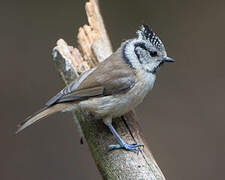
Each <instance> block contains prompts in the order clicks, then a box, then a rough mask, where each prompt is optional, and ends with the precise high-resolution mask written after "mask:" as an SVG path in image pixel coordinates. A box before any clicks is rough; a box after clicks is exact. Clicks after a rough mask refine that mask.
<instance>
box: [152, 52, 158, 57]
mask: <svg viewBox="0 0 225 180" xmlns="http://www.w3.org/2000/svg"><path fill="white" fill-rule="evenodd" d="M150 55H151V56H152V57H156V56H157V55H158V54H157V52H156V51H150Z"/></svg>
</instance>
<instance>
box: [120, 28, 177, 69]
mask: <svg viewBox="0 0 225 180" xmlns="http://www.w3.org/2000/svg"><path fill="white" fill-rule="evenodd" d="M137 35H138V37H137V38H134V39H131V40H128V41H127V42H126V43H125V45H124V56H125V58H127V60H129V62H130V64H131V65H132V67H133V68H136V69H140V68H141V69H144V70H145V71H147V72H151V73H155V72H156V70H157V69H158V67H159V66H160V65H162V64H163V63H164V62H175V60H174V59H172V58H170V57H168V56H167V53H166V50H165V47H164V45H163V43H162V41H161V40H160V39H159V37H158V36H157V35H156V34H155V33H154V32H153V31H152V29H151V28H150V27H149V26H148V25H145V24H144V25H142V26H141V28H140V29H139V30H138V31H137Z"/></svg>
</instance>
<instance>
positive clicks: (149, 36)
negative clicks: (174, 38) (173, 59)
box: [137, 24, 164, 49]
mask: <svg viewBox="0 0 225 180" xmlns="http://www.w3.org/2000/svg"><path fill="white" fill-rule="evenodd" d="M137 34H138V35H141V36H142V38H145V39H146V40H149V41H150V42H151V43H152V45H153V46H155V47H156V48H157V49H163V48H164V45H163V43H162V41H161V40H160V39H159V37H158V36H157V35H156V34H155V33H154V32H153V31H152V29H151V28H150V27H149V26H148V25H146V24H143V25H142V26H141V29H140V30H139V31H138V32H137Z"/></svg>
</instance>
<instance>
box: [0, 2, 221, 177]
mask: <svg viewBox="0 0 225 180" xmlns="http://www.w3.org/2000/svg"><path fill="white" fill-rule="evenodd" d="M84 3H85V1H78V0H68V1H53V0H45V1H31V0H19V1H16V0H14V1H13V0H8V1H5V2H4V0H2V1H1V3H0V23H1V24H0V32H1V33H0V36H1V43H0V49H1V51H0V52H1V53H0V61H1V65H0V83H1V88H0V94H1V101H0V107H1V110H0V111H1V112H0V119H1V125H0V142H1V146H0V159H1V161H0V179H2V180H12V179H16V180H28V179H32V180H40V179H41V180H49V179H55V180H61V179H66V180H74V179H100V175H99V172H98V170H97V169H96V167H95V165H94V162H93V160H92V158H91V156H90V153H89V151H88V147H87V145H86V143H85V144H84V145H80V144H79V135H78V132H77V130H76V128H75V125H74V123H73V121H72V118H71V115H70V114H56V115H53V116H51V117H49V118H48V119H46V120H45V121H41V122H40V123H38V124H36V125H34V126H32V127H30V128H28V129H26V130H25V131H24V132H23V133H21V134H19V135H18V136H15V135H14V134H13V133H14V131H15V128H16V125H17V124H18V123H19V122H20V121H21V120H23V119H24V118H26V117H27V116H28V115H30V114H31V113H33V112H35V111H36V110H37V109H39V108H40V107H41V106H42V105H43V104H44V103H45V102H46V101H47V100H48V99H49V98H50V97H51V96H53V95H55V94H56V93H57V92H58V91H59V90H60V89H61V88H63V86H64V84H63V82H62V81H61V80H60V78H59V75H58V74H57V72H56V70H55V67H54V63H53V62H52V60H51V59H52V58H51V50H52V48H53V47H54V46H55V43H56V40H58V39H59V38H63V39H65V40H66V41H67V42H68V43H69V44H70V45H75V44H76V34H77V30H78V27H79V26H81V25H82V24H84V23H87V20H86V15H85V11H84ZM100 6H101V11H102V14H103V17H104V20H105V24H106V28H107V30H108V33H109V36H110V38H111V40H112V43H113V47H114V49H116V48H117V47H118V46H119V45H120V43H121V41H124V40H126V39H128V38H131V37H133V36H135V31H136V30H137V28H138V26H140V24H142V23H143V22H144V23H147V24H149V25H150V26H151V27H152V28H153V30H154V31H155V32H156V33H157V34H158V35H159V36H160V38H161V39H162V40H163V42H164V44H165V46H166V48H167V52H168V55H169V56H171V57H173V58H175V59H176V60H177V62H176V63H175V64H166V65H165V66H163V67H162V68H161V70H160V72H159V73H158V76H157V81H156V84H155V87H154V89H153V91H152V92H151V93H150V94H149V95H148V97H147V98H146V99H145V101H144V103H143V104H141V105H140V106H139V107H138V108H137V114H138V115H139V117H140V123H141V126H142V129H143V131H144V135H145V137H146V139H147V141H148V144H149V147H150V149H151V150H152V153H153V155H154V157H155V159H156V161H157V162H158V164H159V166H160V168H161V169H162V171H163V172H164V174H165V176H166V177H167V179H169V180H170V179H176V180H180V179H182V180H189V179H192V180H193V179H196V180H197V179H198V180H199V179H204V180H211V179H223V178H224V170H225V168H224V164H225V144H224V138H225V131H224V129H225V120H224V99H225V95H224V90H225V60H224V56H225V55H224V51H225V50H224V48H225V38H224V32H225V23H224V19H225V1H223V0H221V1H219V0H216V1H210V0H205V1H195V0H189V1H187V0H170V1H163V0H159V1H153V0H140V1H131V0H123V1H121V0H111V1H109V0H108V1H103V0H100Z"/></svg>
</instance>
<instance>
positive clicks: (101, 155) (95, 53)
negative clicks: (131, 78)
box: [53, 0, 165, 180]
mask: <svg viewBox="0 0 225 180" xmlns="http://www.w3.org/2000/svg"><path fill="white" fill-rule="evenodd" d="M85 9H86V13H87V17H88V22H89V25H84V26H83V27H80V28H79V32H78V35H77V42H78V48H75V47H72V46H69V45H67V43H66V42H65V41H64V40H63V39H60V40H58V41H57V46H56V47H55V48H54V50H53V57H54V60H55V63H56V67H57V69H58V71H59V73H60V74H61V77H62V79H63V80H64V81H65V83H66V84H68V83H70V82H71V81H72V80H74V79H75V78H77V77H78V76H79V75H80V74H81V73H82V72H84V71H86V70H88V69H90V68H93V67H94V66H96V65H97V64H98V63H99V62H101V61H103V60H104V59H106V58H107V57H108V56H110V55H111V53H112V46H111V43H110V40H109V38H108V35H107V33H106V30H105V26H104V23H103V19H102V16H101V14H100V11H99V6H98V2H97V0H90V1H89V2H87V3H86V4H85ZM73 118H74V120H75V121H76V122H77V124H78V126H79V127H80V131H82V133H83V135H84V137H85V139H86V141H87V144H88V146H89V149H90V151H91V154H92V157H93V158H94V160H95V163H96V165H97V167H98V169H99V171H100V173H101V175H102V177H103V179H123V180H125V179H151V180H156V179H157V180H159V179H160V180H164V179H165V177H164V176H163V174H162V172H161V170H160V168H159V167H158V165H157V163H156V162H155V160H154V158H153V156H152V154H151V151H150V150H149V148H148V146H147V144H146V142H145V140H144V138H143V136H142V134H141V130H140V127H139V125H138V121H137V117H136V115H135V112H134V111H132V112H129V113H128V114H126V115H124V116H123V117H121V118H117V119H114V120H113V125H114V127H115V128H116V130H117V131H118V133H119V134H120V135H121V137H122V138H123V139H124V140H125V142H127V143H133V142H137V143H139V144H144V148H143V149H142V150H140V151H139V152H138V153H137V152H132V151H126V150H123V149H119V150H113V151H107V150H106V146H107V145H110V144H115V143H117V142H116V140H115V138H114V137H113V135H112V134H111V133H110V131H109V130H108V128H107V127H106V126H105V125H104V124H103V122H102V120H100V119H94V117H92V116H91V115H90V114H88V113H87V112H84V111H82V110H77V111H76V112H74V113H73Z"/></svg>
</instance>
